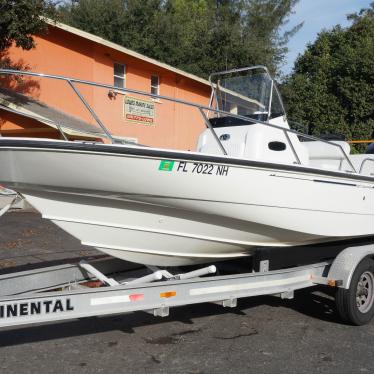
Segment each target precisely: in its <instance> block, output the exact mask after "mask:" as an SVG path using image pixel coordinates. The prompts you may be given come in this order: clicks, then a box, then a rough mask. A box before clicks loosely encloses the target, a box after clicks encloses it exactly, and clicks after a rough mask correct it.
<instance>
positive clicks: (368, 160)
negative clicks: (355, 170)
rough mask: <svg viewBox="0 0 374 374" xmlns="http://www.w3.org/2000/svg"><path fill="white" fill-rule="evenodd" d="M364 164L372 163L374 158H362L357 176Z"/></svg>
mask: <svg viewBox="0 0 374 374" xmlns="http://www.w3.org/2000/svg"><path fill="white" fill-rule="evenodd" d="M366 162H374V158H369V157H367V158H364V159H363V160H362V162H361V165H360V170H359V174H361V173H362V169H363V168H364V165H365V164H366Z"/></svg>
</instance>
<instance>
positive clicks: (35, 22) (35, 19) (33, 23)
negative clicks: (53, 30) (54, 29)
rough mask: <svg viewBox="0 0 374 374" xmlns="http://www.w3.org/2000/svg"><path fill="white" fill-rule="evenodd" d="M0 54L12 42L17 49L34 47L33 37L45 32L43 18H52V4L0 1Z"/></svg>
mask: <svg viewBox="0 0 374 374" xmlns="http://www.w3.org/2000/svg"><path fill="white" fill-rule="evenodd" d="M0 14H1V17H0V52H2V51H4V50H6V49H7V48H9V47H10V46H11V45H12V43H13V42H14V43H15V44H16V46H17V47H21V48H23V49H27V50H28V49H31V48H33V47H34V46H35V43H34V40H33V38H32V36H33V35H35V34H39V33H41V32H43V31H45V30H46V22H45V18H43V17H54V14H55V8H54V4H53V3H52V2H51V1H48V0H0Z"/></svg>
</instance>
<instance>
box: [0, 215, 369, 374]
mask: <svg viewBox="0 0 374 374" xmlns="http://www.w3.org/2000/svg"><path fill="white" fill-rule="evenodd" d="M98 254H99V253H98V252H96V251H95V250H93V249H92V248H88V247H84V246H82V245H80V243H79V242H78V241H77V240H75V239H74V238H72V237H71V236H69V235H68V234H66V233H64V232H63V231H62V230H60V229H59V228H57V227H56V226H55V225H53V224H52V223H50V222H48V221H44V220H42V219H41V217H40V216H39V215H38V214H37V213H33V212H15V213H7V214H6V215H4V216H3V217H1V218H0V274H1V273H2V272H8V271H12V270H14V269H23V268H25V267H26V268H27V267H28V266H36V265H37V264H38V263H43V266H45V265H46V264H55V263H58V262H59V261H63V260H66V259H71V260H78V259H79V258H80V257H90V256H96V255H98ZM0 373H1V374H2V373H4V374H5V373H17V374H21V373H75V374H79V373H105V374H111V373H116V374H119V373H173V374H177V373H186V374H188V373H190V374H203V373H204V374H207V373H339V374H343V373H374V322H373V323H371V324H369V325H367V326H363V327H353V326H348V325H344V324H342V323H341V322H340V321H339V319H338V317H337V315H336V313H335V310H334V300H333V295H331V294H326V293H325V290H324V289H322V288H321V289H310V290H303V291H300V292H297V293H296V295H295V299H294V300H281V299H278V298H275V297H255V298H249V299H242V300H239V301H238V307H237V308H233V309H229V308H222V307H221V306H218V305H216V304H202V305H194V306H185V307H179V308H174V309H171V310H170V316H169V317H166V318H159V317H157V318H156V317H153V316H151V315H149V314H146V313H143V312H137V313H131V314H125V315H116V316H110V317H101V318H86V319H80V320H71V321H64V322H61V323H49V324H42V325H31V326H27V327H22V328H20V327H17V328H14V327H13V328H5V329H1V330H0Z"/></svg>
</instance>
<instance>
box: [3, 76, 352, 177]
mask: <svg viewBox="0 0 374 374" xmlns="http://www.w3.org/2000/svg"><path fill="white" fill-rule="evenodd" d="M0 75H20V76H31V77H39V78H46V79H55V80H60V81H65V82H67V84H68V85H69V86H70V87H71V89H72V90H73V92H74V93H75V94H76V96H77V97H78V98H79V100H80V101H81V102H82V104H83V105H84V107H85V108H86V109H87V111H88V112H89V113H90V114H91V116H92V117H93V118H94V120H95V121H96V123H97V124H98V125H99V127H100V128H101V130H102V131H103V133H102V135H103V136H104V137H106V138H108V139H109V140H110V141H111V142H112V143H115V138H114V137H113V136H112V134H111V133H110V131H109V130H108V129H107V127H106V126H105V125H104V123H103V122H102V121H101V119H100V118H99V117H98V115H97V114H96V113H95V111H94V110H93V109H92V108H91V106H90V105H89V104H88V102H87V100H85V98H84V97H83V95H82V94H81V92H80V91H79V90H78V88H77V86H76V84H83V85H87V86H93V87H99V88H106V89H108V90H115V91H119V92H124V93H131V94H137V95H142V96H147V97H151V98H154V99H161V100H166V101H171V102H174V103H178V104H182V105H186V106H189V107H193V108H197V109H198V111H199V112H200V114H201V116H202V117H203V120H204V124H205V126H206V127H207V128H208V129H209V130H210V131H211V133H212V135H213V137H214V139H215V141H216V142H217V144H218V146H219V149H220V150H221V151H222V153H223V154H224V155H225V156H226V155H227V151H226V150H225V147H224V146H223V144H222V142H221V141H220V140H219V138H218V136H217V134H216V132H215V131H214V128H213V127H212V125H211V123H210V121H209V118H208V116H207V115H206V113H204V110H205V111H207V113H212V112H213V113H216V114H219V115H225V116H229V117H233V118H237V119H240V120H243V121H246V122H248V123H249V124H259V125H263V126H267V127H271V128H274V129H277V130H279V131H281V132H283V133H284V134H285V137H286V140H287V142H288V144H289V146H290V148H291V150H292V153H293V155H294V157H295V161H296V163H297V164H301V160H300V157H299V156H298V154H297V151H296V149H295V147H294V145H293V143H292V140H291V138H290V136H289V134H295V135H297V136H301V137H304V138H306V139H309V140H313V141H319V142H322V143H325V144H327V145H329V146H333V147H338V148H339V150H340V151H341V153H342V155H343V157H344V159H345V160H346V161H347V163H348V165H349V167H350V168H351V169H352V172H353V173H357V171H356V169H355V167H354V165H353V164H352V162H351V160H350V159H349V157H348V155H347V154H346V152H345V151H344V149H343V147H342V146H341V145H340V144H336V143H333V142H330V141H328V140H324V139H319V138H317V137H315V136H312V135H306V134H303V133H300V132H298V131H295V130H292V129H288V128H284V127H281V126H277V125H273V124H270V123H268V122H264V121H259V120H255V119H252V118H248V117H245V116H241V115H238V114H233V113H229V112H226V111H223V110H219V109H214V108H212V107H209V106H204V105H200V104H196V103H191V102H188V101H185V100H181V99H176V98H172V97H169V96H164V95H157V94H152V93H148V92H144V91H140V90H135V89H131V88H119V87H114V86H113V85H110V84H105V83H97V82H92V81H87V80H83V79H77V78H70V77H65V76H62V75H53V74H43V73H35V72H30V71H20V70H11V69H0ZM13 112H17V111H16V110H14V109H13ZM19 114H21V115H25V114H24V113H22V112H19ZM29 117H30V115H29ZM31 118H32V117H31ZM34 118H35V119H39V120H40V118H38V117H37V116H35V117H34ZM43 120H44V118H43ZM49 122H50V123H51V124H54V125H55V126H56V127H57V128H58V129H59V130H60V131H61V132H62V131H63V128H70V129H73V130H74V128H72V127H69V126H68V125H65V124H57V123H56V122H55V121H51V120H49ZM82 132H85V131H82ZM87 133H92V132H90V131H87ZM95 134H96V135H97V133H95ZM63 136H64V138H65V139H66V136H65V135H63Z"/></svg>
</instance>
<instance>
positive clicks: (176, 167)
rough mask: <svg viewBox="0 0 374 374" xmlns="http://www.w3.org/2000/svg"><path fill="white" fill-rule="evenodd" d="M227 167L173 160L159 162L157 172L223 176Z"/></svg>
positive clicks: (227, 170)
mask: <svg viewBox="0 0 374 374" xmlns="http://www.w3.org/2000/svg"><path fill="white" fill-rule="evenodd" d="M229 169H230V167H229V166H226V165H218V164H209V163H204V162H187V161H174V160H161V161H160V166H159V168H158V170H160V171H176V172H178V173H191V174H205V175H220V176H225V177H227V175H228V174H229Z"/></svg>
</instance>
